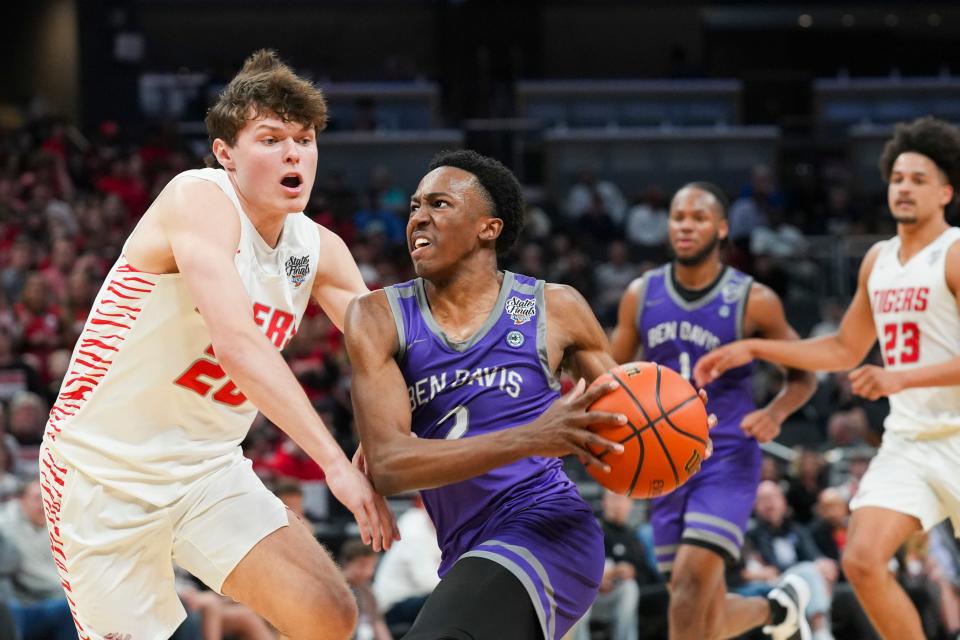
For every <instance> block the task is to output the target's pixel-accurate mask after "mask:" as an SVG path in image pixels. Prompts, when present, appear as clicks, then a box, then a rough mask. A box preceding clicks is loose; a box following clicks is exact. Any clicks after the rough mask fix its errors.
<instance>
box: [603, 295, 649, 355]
mask: <svg viewBox="0 0 960 640" xmlns="http://www.w3.org/2000/svg"><path fill="white" fill-rule="evenodd" d="M642 289H643V278H642V277H640V278H637V279H636V280H634V281H633V282H631V283H630V285H629V286H628V287H627V290H626V291H625V292H624V294H623V297H622V298H621V299H620V306H619V308H618V309H617V326H616V327H614V329H613V335H612V336H611V337H610V353H611V354H612V355H613V359H614V360H616V361H617V362H618V363H620V364H623V363H625V362H632V361H634V360H636V359H637V350H638V349H639V347H640V334H639V333H638V331H639V330H638V328H637V308H638V307H639V305H640V303H641V300H640V294H641V292H642Z"/></svg>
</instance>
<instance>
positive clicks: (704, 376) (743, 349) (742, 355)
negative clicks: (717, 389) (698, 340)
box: [693, 340, 753, 387]
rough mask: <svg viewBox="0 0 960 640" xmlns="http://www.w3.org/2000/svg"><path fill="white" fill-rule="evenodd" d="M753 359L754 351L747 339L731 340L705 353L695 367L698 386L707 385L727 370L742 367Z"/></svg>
mask: <svg viewBox="0 0 960 640" xmlns="http://www.w3.org/2000/svg"><path fill="white" fill-rule="evenodd" d="M752 360H753V353H751V351H750V346H749V344H748V343H747V341H745V340H741V341H740V342H731V343H730V344H725V345H723V346H722V347H717V348H716V349H714V350H713V351H710V352H708V353H705V354H704V355H702V356H700V359H699V360H697V364H696V365H694V367H693V379H694V381H695V382H696V384H697V386H698V387H705V386H707V385H708V384H710V383H711V382H713V381H714V380H716V379H717V378H719V377H720V376H722V375H723V373H724V372H725V371H729V370H730V369H736V368H737V367H742V366H743V365H745V364H749V363H750V362H751V361H752Z"/></svg>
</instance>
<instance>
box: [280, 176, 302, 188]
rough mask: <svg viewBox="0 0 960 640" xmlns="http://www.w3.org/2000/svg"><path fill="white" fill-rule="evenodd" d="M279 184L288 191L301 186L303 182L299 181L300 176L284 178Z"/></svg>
mask: <svg viewBox="0 0 960 640" xmlns="http://www.w3.org/2000/svg"><path fill="white" fill-rule="evenodd" d="M280 184H282V185H283V186H285V187H286V188H288V189H296V188H297V187H299V186H300V185H301V184H303V180H301V179H300V176H285V177H284V178H283V180H281V181H280Z"/></svg>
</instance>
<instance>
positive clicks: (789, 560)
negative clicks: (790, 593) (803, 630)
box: [745, 481, 839, 640]
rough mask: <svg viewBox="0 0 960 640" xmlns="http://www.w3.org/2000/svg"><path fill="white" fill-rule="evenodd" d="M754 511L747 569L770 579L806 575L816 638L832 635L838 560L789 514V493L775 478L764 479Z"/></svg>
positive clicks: (748, 535) (808, 615)
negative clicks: (822, 549)
mask: <svg viewBox="0 0 960 640" xmlns="http://www.w3.org/2000/svg"><path fill="white" fill-rule="evenodd" d="M754 515H755V516H756V519H755V521H754V522H753V524H752V525H751V527H750V529H748V530H747V535H746V541H747V543H748V548H749V551H748V553H747V554H745V557H746V558H747V561H746V564H747V571H748V572H750V574H751V577H761V578H762V581H763V582H768V583H769V582H772V581H775V580H776V579H778V578H779V576H780V575H781V574H782V573H784V572H787V571H789V572H791V573H795V574H797V575H799V576H800V577H801V578H803V579H804V580H805V581H806V582H807V584H808V585H809V586H810V594H811V597H810V603H809V604H808V605H807V618H808V619H809V620H810V628H811V630H812V631H813V633H814V636H813V637H814V640H829V639H832V638H833V636H832V635H831V633H830V599H831V587H832V585H833V583H835V582H836V581H837V576H838V573H839V567H838V566H837V563H836V562H835V561H833V560H830V559H829V558H826V557H824V556H823V554H821V553H820V551H819V550H818V549H817V546H816V544H814V542H813V538H812V537H811V536H810V532H809V531H808V530H807V529H806V527H804V526H803V525H801V524H799V523H797V522H794V521H792V520H791V519H790V518H788V517H787V500H786V496H785V495H784V493H783V489H781V488H780V485H778V484H776V483H775V482H770V481H763V482H761V483H760V487H759V488H758V489H757V502H756V505H755V507H754Z"/></svg>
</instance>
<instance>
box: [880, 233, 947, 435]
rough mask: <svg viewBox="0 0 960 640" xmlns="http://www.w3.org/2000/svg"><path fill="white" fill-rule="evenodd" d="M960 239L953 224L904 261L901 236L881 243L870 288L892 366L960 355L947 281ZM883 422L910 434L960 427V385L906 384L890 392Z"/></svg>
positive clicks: (944, 432)
mask: <svg viewBox="0 0 960 640" xmlns="http://www.w3.org/2000/svg"><path fill="white" fill-rule="evenodd" d="M958 240H960V229H958V228H956V227H951V228H950V229H947V230H946V231H944V232H943V233H942V234H940V236H939V237H938V238H937V239H936V240H934V241H933V242H931V243H930V244H928V245H927V246H926V247H924V248H923V249H922V250H921V251H920V252H919V253H917V254H916V255H915V256H913V257H912V258H910V260H909V261H908V262H907V263H906V264H901V263H900V257H899V252H900V238H899V237H895V238H892V239H890V240H887V241H885V242H884V243H882V245H881V248H880V252H879V253H878V254H877V260H876V262H875V263H874V265H873V270H872V271H871V272H870V278H869V279H868V281H867V288H868V290H869V291H870V306H871V308H872V309H873V321H874V324H875V325H876V327H877V338H878V339H879V340H880V347H881V349H882V350H883V359H884V365H885V366H886V368H887V369H890V370H892V371H901V370H906V369H916V368H917V367H925V366H930V365H935V364H939V363H941V362H945V361H947V360H950V359H952V358H955V357H957V356H960V312H958V310H957V303H956V299H955V297H954V295H953V293H952V292H951V291H950V288H949V287H948V286H947V280H946V272H945V269H944V264H945V262H946V260H945V259H946V255H947V249H949V248H950V245H952V244H953V243H954V242H957V241H958ZM884 426H885V427H886V428H887V429H889V430H891V431H894V432H897V433H899V434H901V435H903V436H906V437H909V438H932V437H938V436H941V435H948V434H950V433H955V432H958V431H960V386H953V387H925V388H914V389H905V390H904V391H900V392H898V393H895V394H893V395H891V396H890V415H889V416H888V417H887V419H886V421H885V422H884Z"/></svg>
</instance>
